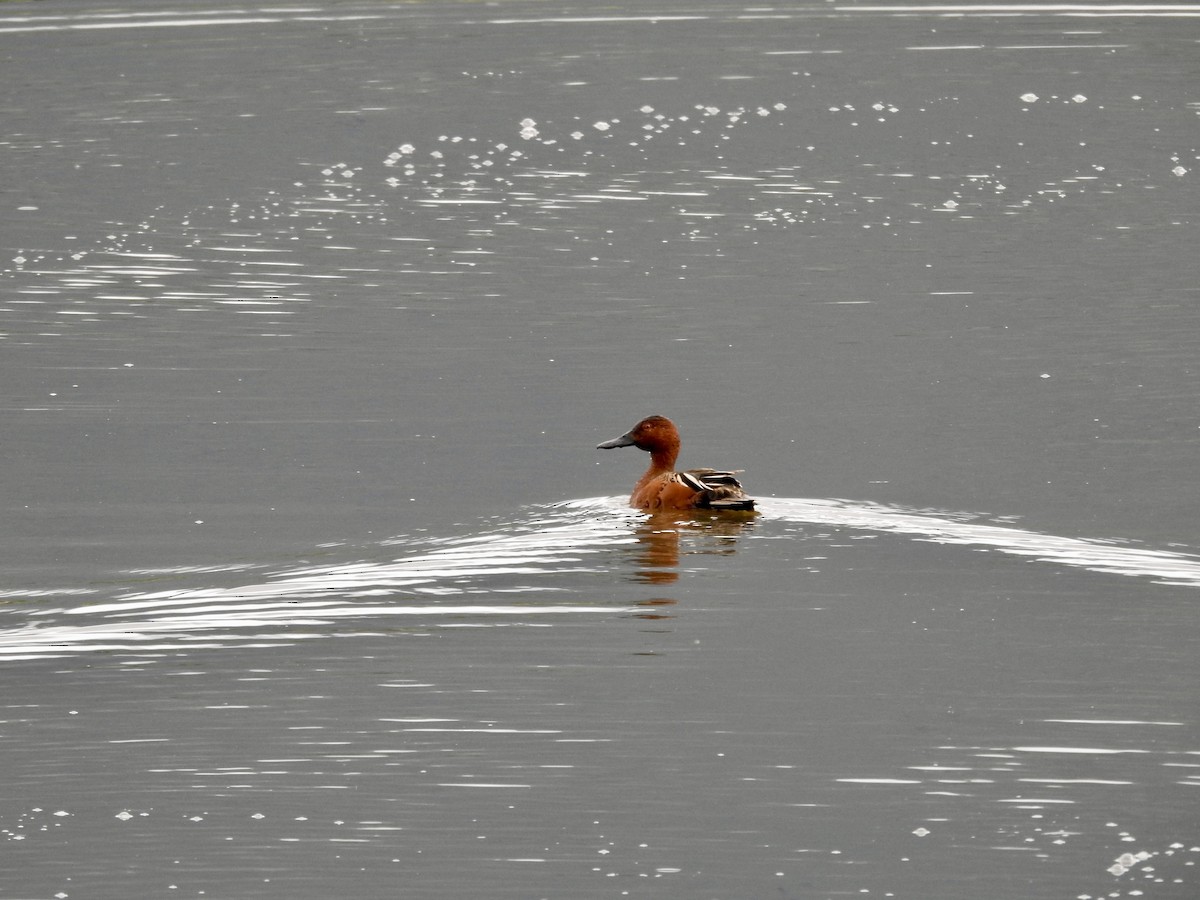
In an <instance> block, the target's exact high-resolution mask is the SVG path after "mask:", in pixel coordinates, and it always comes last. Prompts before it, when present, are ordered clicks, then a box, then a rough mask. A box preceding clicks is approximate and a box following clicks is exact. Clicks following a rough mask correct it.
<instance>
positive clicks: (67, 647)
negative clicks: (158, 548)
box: [0, 498, 1200, 753]
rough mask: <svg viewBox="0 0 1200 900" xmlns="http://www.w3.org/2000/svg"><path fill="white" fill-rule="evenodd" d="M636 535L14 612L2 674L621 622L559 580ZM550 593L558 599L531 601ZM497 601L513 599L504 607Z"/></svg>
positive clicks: (1163, 579)
mask: <svg viewBox="0 0 1200 900" xmlns="http://www.w3.org/2000/svg"><path fill="white" fill-rule="evenodd" d="M760 511H761V514H760V517H759V519H758V522H759V527H760V529H761V530H762V531H767V530H769V529H770V528H771V527H772V523H781V524H783V525H784V526H786V525H789V524H795V525H819V526H823V527H830V528H844V529H855V530H859V531H863V532H874V533H890V534H898V535H906V536H908V537H910V538H912V539H913V540H915V541H928V542H932V543H937V544H945V545H958V546H969V547H976V548H984V549H987V550H993V551H996V552H999V553H1004V554H1008V555H1011V556H1016V557H1027V558H1029V559H1031V560H1038V561H1042V562H1049V563H1054V564H1057V565H1063V566H1071V567H1075V568H1079V569H1084V570H1088V571H1092V572H1100V573H1106V574H1113V575H1123V576H1136V577H1146V578H1150V579H1152V580H1154V581H1156V582H1159V583H1163V584H1171V585H1184V586H1189V587H1196V586H1200V556H1197V555H1194V554H1191V553H1181V552H1175V551H1167V550H1153V549H1148V548H1143V547H1135V546H1130V545H1128V544H1123V543H1119V542H1116V541H1104V540H1095V539H1087V538H1071V537H1061V536H1056V535H1050V534H1043V533H1040V532H1034V531H1027V530H1023V529H1020V528H1016V527H1013V526H1009V525H1000V524H995V523H991V522H985V521H978V520H976V519H972V518H970V517H965V516H955V515H952V514H947V513H942V514H938V513H932V512H928V511H917V510H908V509H901V508H895V507H888V506H882V505H879V504H873V503H862V502H852V501H845V500H822V499H813V500H806V499H796V498H783V499H780V498H774V499H769V500H763V501H761V505H760ZM643 522H644V516H643V515H642V514H640V513H635V512H633V511H631V510H628V509H626V508H625V506H624V502H623V501H622V500H621V499H619V498H591V499H584V500H575V501H570V502H567V503H561V504H557V505H555V506H551V507H541V508H537V507H534V508H531V509H530V510H529V511H528V512H527V514H526V516H525V517H524V518H523V519H519V520H518V521H516V522H514V523H508V524H504V525H499V526H496V528H495V530H493V531H491V532H484V533H479V534H472V535H465V536H460V537H453V538H440V539H433V540H423V541H420V542H413V541H410V540H399V539H397V540H395V541H391V542H386V543H384V544H381V545H377V546H376V547H375V548H373V551H372V552H373V553H376V554H378V553H379V552H381V551H382V550H384V549H385V548H387V547H388V546H391V545H397V546H399V547H401V548H403V549H402V550H401V551H400V552H401V554H402V555H401V556H400V558H397V559H386V560H381V561H374V560H359V561H355V562H343V563H339V564H336V565H328V566H313V565H305V566H301V567H296V568H293V569H290V570H285V571H283V572H278V573H274V574H266V575H262V576H254V577H257V578H258V580H257V581H252V582H251V583H242V584H237V583H234V584H231V585H225V586H222V585H211V586H201V587H192V588H187V589H174V590H163V589H159V590H150V591H145V590H143V591H130V592H127V593H124V594H119V595H117V596H110V597H109V598H107V599H103V600H100V601H99V602H95V603H87V602H86V601H85V602H83V603H81V605H77V606H65V607H59V608H45V607H42V608H39V609H37V610H35V611H32V612H31V611H28V610H21V611H20V612H21V613H22V614H23V615H24V616H25V621H24V622H23V623H22V624H21V625H20V626H19V627H15V628H10V629H7V630H0V660H10V661H12V660H31V659H38V658H52V657H62V656H73V655H77V654H81V653H92V652H97V651H106V652H120V651H125V652H127V653H129V654H133V655H139V656H145V655H147V654H152V653H159V652H165V651H167V650H181V649H186V650H194V649H196V648H199V647H206V648H207V647H230V646H279V645H282V644H289V643H293V642H295V641H298V640H309V639H313V638H318V637H332V636H334V635H335V634H341V635H346V634H378V633H383V632H385V631H389V630H393V629H395V628H396V627H398V626H397V625H396V624H390V623H396V622H403V623H404V627H405V628H407V629H409V630H410V631H411V630H412V629H414V628H415V629H418V630H422V629H423V630H430V629H433V628H451V627H456V628H461V627H472V628H481V627H483V628H487V627H497V626H498V625H502V624H510V625H511V624H534V623H537V622H539V621H541V620H545V619H546V618H547V617H562V616H576V617H578V616H592V617H596V616H599V617H604V616H612V615H623V614H627V613H629V612H631V611H633V610H634V608H633V607H630V606H628V605H625V604H622V603H619V602H616V601H612V602H609V603H604V602H599V603H597V602H596V601H595V599H591V600H590V602H589V601H587V600H584V599H583V598H582V597H581V596H580V594H581V585H582V584H584V583H586V582H585V581H584V580H583V579H581V578H579V577H575V578H573V579H568V580H566V581H556V580H555V579H556V577H557V578H561V577H562V576H579V575H594V574H597V573H603V572H605V571H606V570H609V569H611V570H613V571H614V572H621V571H624V567H626V566H627V565H628V563H627V560H626V559H625V557H624V556H623V555H622V554H619V553H616V552H615V551H617V550H618V549H620V548H623V547H627V546H629V545H636V544H637V543H638V541H639V539H640V538H639V533H638V530H639V526H641V525H642V523H643ZM696 524H697V528H698V530H700V531H703V529H704V527H706V525H705V522H704V521H698V522H697V523H696ZM776 530H778V526H776ZM405 551H407V552H405ZM164 571H165V572H168V573H171V570H169V569H167V570H164ZM626 574H627V573H626ZM171 575H172V576H173V577H185V576H190V577H193V578H194V577H207V578H210V579H211V578H216V577H218V576H221V575H223V576H225V577H226V578H233V577H250V576H249V573H247V572H245V571H242V572H240V573H238V572H237V571H236V569H235V570H234V571H227V572H221V571H220V567H215V568H213V569H209V570H204V569H201V570H197V571H193V572H190V573H187V572H186V571H185V570H180V571H179V572H175V573H171ZM169 577H170V576H169ZM614 581H615V579H614ZM604 583H605V582H603V581H600V582H598V584H599V590H600V591H601V593H602V594H605V593H607V594H611V593H612V591H606V590H605V588H604ZM547 592H556V593H557V594H558V596H559V597H561V598H562V599H560V600H559V601H558V602H555V603H545V602H540V601H536V600H534V598H535V597H538V596H543V595H545V594H546V593H547ZM66 595H67V592H64V594H63V595H62V596H64V597H65V596H66ZM13 596H15V595H13ZM500 597H508V598H513V599H508V600H505V601H504V602H499V598H500ZM439 598H446V601H445V602H442V601H441V600H440V599H439ZM467 598H469V599H467ZM464 600H465V601H466V602H464ZM571 600H577V601H578V602H570V601H571ZM601 600H603V598H601ZM564 601H565V602H564ZM350 623H356V624H355V629H354V630H348V629H349V624H350ZM357 623H361V624H357ZM1156 724H1158V723H1156ZM1161 724H1169V723H1161ZM1017 749H1020V750H1024V751H1030V752H1033V751H1038V752H1058V753H1068V752H1078V753H1090V752H1096V753H1103V752H1110V751H1104V750H1092V749H1089V748H1045V747H1043V748H1017ZM1111 752H1115V751H1111Z"/></svg>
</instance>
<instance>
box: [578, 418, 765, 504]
mask: <svg viewBox="0 0 1200 900" xmlns="http://www.w3.org/2000/svg"><path fill="white" fill-rule="evenodd" d="M679 446H680V441H679V429H678V428H676V427H675V423H674V422H672V421H671V420H670V419H668V418H667V417H666V416H647V417H646V418H644V419H642V421H640V422H638V423H637V424H636V425H634V426H633V427H632V428H631V429H629V430H628V431H627V432H625V433H624V434H623V435H621V436H620V437H618V438H613V439H612V440H611V441H604V442H603V443H601V444H597V445H596V449H597V450H612V449H615V448H616V447H637V448H638V449H639V450H645V451H646V452H647V453H649V454H650V468H648V469H646V473H645V474H644V475H642V477H641V478H640V479H638V483H637V484H635V485H634V486H633V493H632V494H630V496H629V505H630V506H632V507H634V508H635V509H644V510H648V511H651V512H653V511H658V510H680V509H712V510H752V509H754V499H753V498H752V497H748V496H747V495H746V493H745V492H744V491H743V490H742V483H741V482H740V481H738V479H737V476H738V475H739V474H740V473H741V470H740V469H739V470H735V471H722V470H719V469H688V470H687V471H685V472H676V471H675V460H676V459H677V458H678V457H679Z"/></svg>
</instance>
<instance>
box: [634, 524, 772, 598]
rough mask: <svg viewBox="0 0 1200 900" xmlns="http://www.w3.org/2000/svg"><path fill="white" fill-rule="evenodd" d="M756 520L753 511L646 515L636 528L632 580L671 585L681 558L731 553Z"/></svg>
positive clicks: (677, 577) (674, 579)
mask: <svg viewBox="0 0 1200 900" xmlns="http://www.w3.org/2000/svg"><path fill="white" fill-rule="evenodd" d="M755 517H756V513H753V512H722V513H706V512H698V511H695V510H689V511H687V512H660V513H655V514H653V515H650V516H648V517H647V518H646V519H645V520H644V521H643V522H642V523H641V524H639V525H638V527H637V538H638V544H637V548H636V549H635V551H634V561H635V562H636V564H637V569H636V571H635V572H634V575H633V578H634V580H635V581H639V582H643V583H645V584H671V583H673V582H675V581H677V580H678V579H679V560H680V557H681V556H683V555H690V554H728V553H734V552H735V551H736V549H737V547H736V545H737V540H738V538H739V537H740V536H741V534H742V533H743V532H744V531H745V530H746V529H747V528H748V527H750V526H751V525H752V524H753V522H754V519H755ZM654 602H658V603H662V602H663V601H654ZM672 602H673V601H672Z"/></svg>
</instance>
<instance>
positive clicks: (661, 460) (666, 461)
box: [634, 443, 679, 492]
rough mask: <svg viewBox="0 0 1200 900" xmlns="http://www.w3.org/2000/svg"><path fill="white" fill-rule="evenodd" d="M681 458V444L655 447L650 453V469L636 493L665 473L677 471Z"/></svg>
mask: <svg viewBox="0 0 1200 900" xmlns="http://www.w3.org/2000/svg"><path fill="white" fill-rule="evenodd" d="M678 458H679V444H677V443H670V444H663V445H661V446H658V447H655V448H654V449H653V450H651V451H650V467H649V468H648V469H646V474H644V475H643V476H642V477H641V479H640V480H639V481H638V483H637V487H636V488H634V491H635V492H636V491H637V490H639V489H640V488H642V487H643V486H645V485H646V484H649V483H650V481H651V480H653V479H655V478H657V477H658V476H659V475H661V474H663V473H664V472H674V471H675V460H676V459H678Z"/></svg>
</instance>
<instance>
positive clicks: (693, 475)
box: [676, 469, 754, 509]
mask: <svg viewBox="0 0 1200 900" xmlns="http://www.w3.org/2000/svg"><path fill="white" fill-rule="evenodd" d="M739 471H740V470H739ZM676 475H677V477H678V478H679V480H680V481H682V482H683V483H684V484H686V485H687V486H688V487H690V488H692V489H693V490H695V491H696V492H697V493H699V494H700V496H699V497H697V498H696V506H698V507H699V508H701V509H754V499H753V498H752V497H747V496H746V493H745V491H743V490H742V483H741V482H740V481H738V479H737V476H738V471H733V472H725V471H721V470H720V469H688V470H687V471H686V472H678V473H676Z"/></svg>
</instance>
